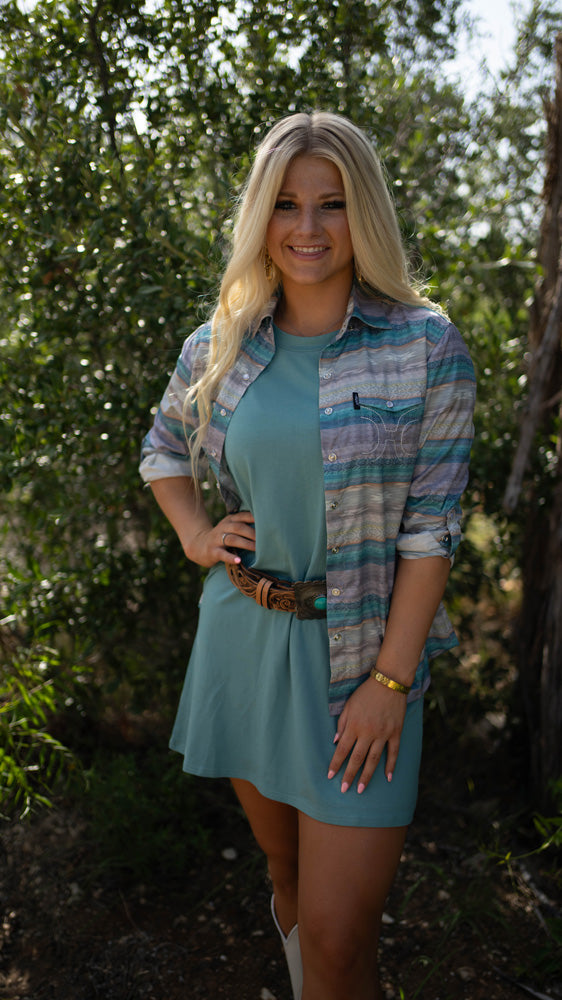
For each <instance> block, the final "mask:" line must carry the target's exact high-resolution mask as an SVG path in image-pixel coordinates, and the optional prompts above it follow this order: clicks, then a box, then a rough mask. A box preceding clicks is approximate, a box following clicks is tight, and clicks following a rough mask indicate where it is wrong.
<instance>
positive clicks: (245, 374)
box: [242, 372, 250, 382]
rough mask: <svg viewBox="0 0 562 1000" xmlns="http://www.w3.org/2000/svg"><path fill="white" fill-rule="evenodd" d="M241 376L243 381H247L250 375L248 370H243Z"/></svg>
mask: <svg viewBox="0 0 562 1000" xmlns="http://www.w3.org/2000/svg"><path fill="white" fill-rule="evenodd" d="M242 378H243V379H244V382H247V381H248V379H249V378H250V376H249V375H248V372H244V374H243V376H242Z"/></svg>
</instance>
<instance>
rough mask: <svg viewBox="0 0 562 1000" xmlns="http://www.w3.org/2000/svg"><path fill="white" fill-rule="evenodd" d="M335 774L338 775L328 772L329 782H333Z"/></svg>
mask: <svg viewBox="0 0 562 1000" xmlns="http://www.w3.org/2000/svg"><path fill="white" fill-rule="evenodd" d="M335 773H336V772H335V771H328V781H331V780H332V778H333V777H334V775H335Z"/></svg>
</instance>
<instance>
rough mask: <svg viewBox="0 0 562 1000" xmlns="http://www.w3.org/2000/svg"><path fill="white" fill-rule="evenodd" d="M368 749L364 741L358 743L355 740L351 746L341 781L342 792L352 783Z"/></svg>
mask: <svg viewBox="0 0 562 1000" xmlns="http://www.w3.org/2000/svg"><path fill="white" fill-rule="evenodd" d="M368 750H369V747H368V745H367V744H366V743H359V741H357V743H356V744H355V746H354V747H353V750H352V751H351V753H350V755H349V760H348V762H347V767H346V769H345V771H344V775H343V779H342V783H341V790H342V792H343V793H344V794H345V792H347V790H348V788H350V787H351V785H352V784H353V782H354V780H355V777H356V775H357V774H358V772H359V769H360V767H361V766H362V765H363V762H364V760H365V758H366V756H367V753H368Z"/></svg>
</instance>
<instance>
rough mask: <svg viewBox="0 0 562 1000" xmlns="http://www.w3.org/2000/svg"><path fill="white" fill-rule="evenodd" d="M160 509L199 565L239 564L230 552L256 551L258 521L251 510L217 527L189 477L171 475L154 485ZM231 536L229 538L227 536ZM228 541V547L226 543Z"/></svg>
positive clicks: (183, 546) (187, 551)
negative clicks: (256, 525)
mask: <svg viewBox="0 0 562 1000" xmlns="http://www.w3.org/2000/svg"><path fill="white" fill-rule="evenodd" d="M150 486H151V488H152V492H153V493H154V496H155V498H156V502H157V504H158V506H159V507H160V508H161V510H162V511H163V513H164V514H165V515H166V517H167V518H168V521H169V522H170V524H171V525H172V528H173V529H174V531H175V532H176V534H177V536H178V538H179V540H180V542H181V546H182V548H183V551H184V552H185V554H186V556H187V558H188V559H190V560H191V561H192V562H195V563H198V565H199V566H205V567H210V566H214V565H215V563H218V562H225V563H239V562H240V557H239V556H237V555H235V553H234V552H231V551H229V550H230V549H248V550H250V551H252V552H253V551H254V549H255V547H256V546H255V530H254V518H253V516H252V514H251V513H250V511H249V510H241V511H238V513H236V514H227V515H226V516H225V517H223V518H222V519H221V520H220V521H219V522H218V523H217V524H215V525H213V524H212V522H211V520H210V518H209V515H208V514H207V511H206V510H205V507H204V505H203V502H202V500H201V497H200V495H199V493H198V491H197V490H196V488H195V484H194V482H193V479H191V478H190V477H189V476H170V477H166V478H164V479H154V480H152V482H151V483H150ZM225 536H228V537H225ZM223 538H224V539H225V542H226V545H228V548H227V547H226V545H225V544H224V543H223Z"/></svg>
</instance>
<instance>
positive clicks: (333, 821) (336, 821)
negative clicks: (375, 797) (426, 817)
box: [170, 744, 417, 830]
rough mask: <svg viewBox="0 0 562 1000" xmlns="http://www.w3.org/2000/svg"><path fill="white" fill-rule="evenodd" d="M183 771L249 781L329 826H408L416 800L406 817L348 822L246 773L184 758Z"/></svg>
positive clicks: (273, 796)
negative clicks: (264, 785)
mask: <svg viewBox="0 0 562 1000" xmlns="http://www.w3.org/2000/svg"><path fill="white" fill-rule="evenodd" d="M170 750H173V751H174V753H179V754H182V752H183V751H182V750H178V749H177V748H176V747H174V746H172V745H171V744H170ZM183 771H184V773H185V774H192V775H194V776H195V777H197V778H228V779H229V780H232V779H235V780H239V781H249V782H250V784H252V785H254V787H255V788H257V790H258V792H260V794H261V795H263V796H264V797H265V798H268V799H271V800H272V801H274V802H282V803H283V804H285V805H289V806H293V807H294V808H295V809H298V810H299V812H302V813H304V814H305V815H306V816H309V817H310V818H311V819H314V820H316V821H317V822H319V823H326V824H328V825H330V826H349V827H363V828H369V829H373V830H375V829H379V828H384V829H386V828H390V827H402V826H409V825H410V823H411V822H412V820H413V818H414V815H415V806H416V804H417V801H416V803H415V804H414V807H413V809H412V810H409V811H408V813H407V818H405V816H406V814H404V815H403V816H400V815H397V812H396V810H394V811H393V812H392V814H390V813H389V814H388V815H386V814H383V815H382V816H380V817H379V820H378V821H377V822H373V821H372V820H371V821H365V819H364V818H362V817H353V818H352V819H351V822H350V821H349V819H348V818H346V819H345V820H343V819H342V815H341V811H338V812H337V814H336V813H335V814H334V815H332V813H331V811H328V812H327V811H326V810H325V809H323V810H322V815H320V812H319V811H318V810H315V809H314V807H312V806H311V805H310V803H309V802H308V801H307V800H305V799H302V798H301V797H300V796H298V795H292V794H290V793H287V792H276V791H272V790H271V789H269V790H268V791H267V792H266V791H265V790H264V789H263V788H261V787H260V785H261V782H260V781H259V780H258V781H256V780H254V779H253V778H252V777H249V776H248V775H247V774H234V773H233V774H226V773H224V774H223V773H222V772H220V773H219V772H217V771H215V770H213V769H211V768H196V767H193V766H192V765H189V766H186V764H185V758H184V762H183ZM350 791H351V793H352V794H353V789H351V790H350ZM349 794H350V793H349V792H348V793H347V795H349ZM356 794H357V793H356Z"/></svg>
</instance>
